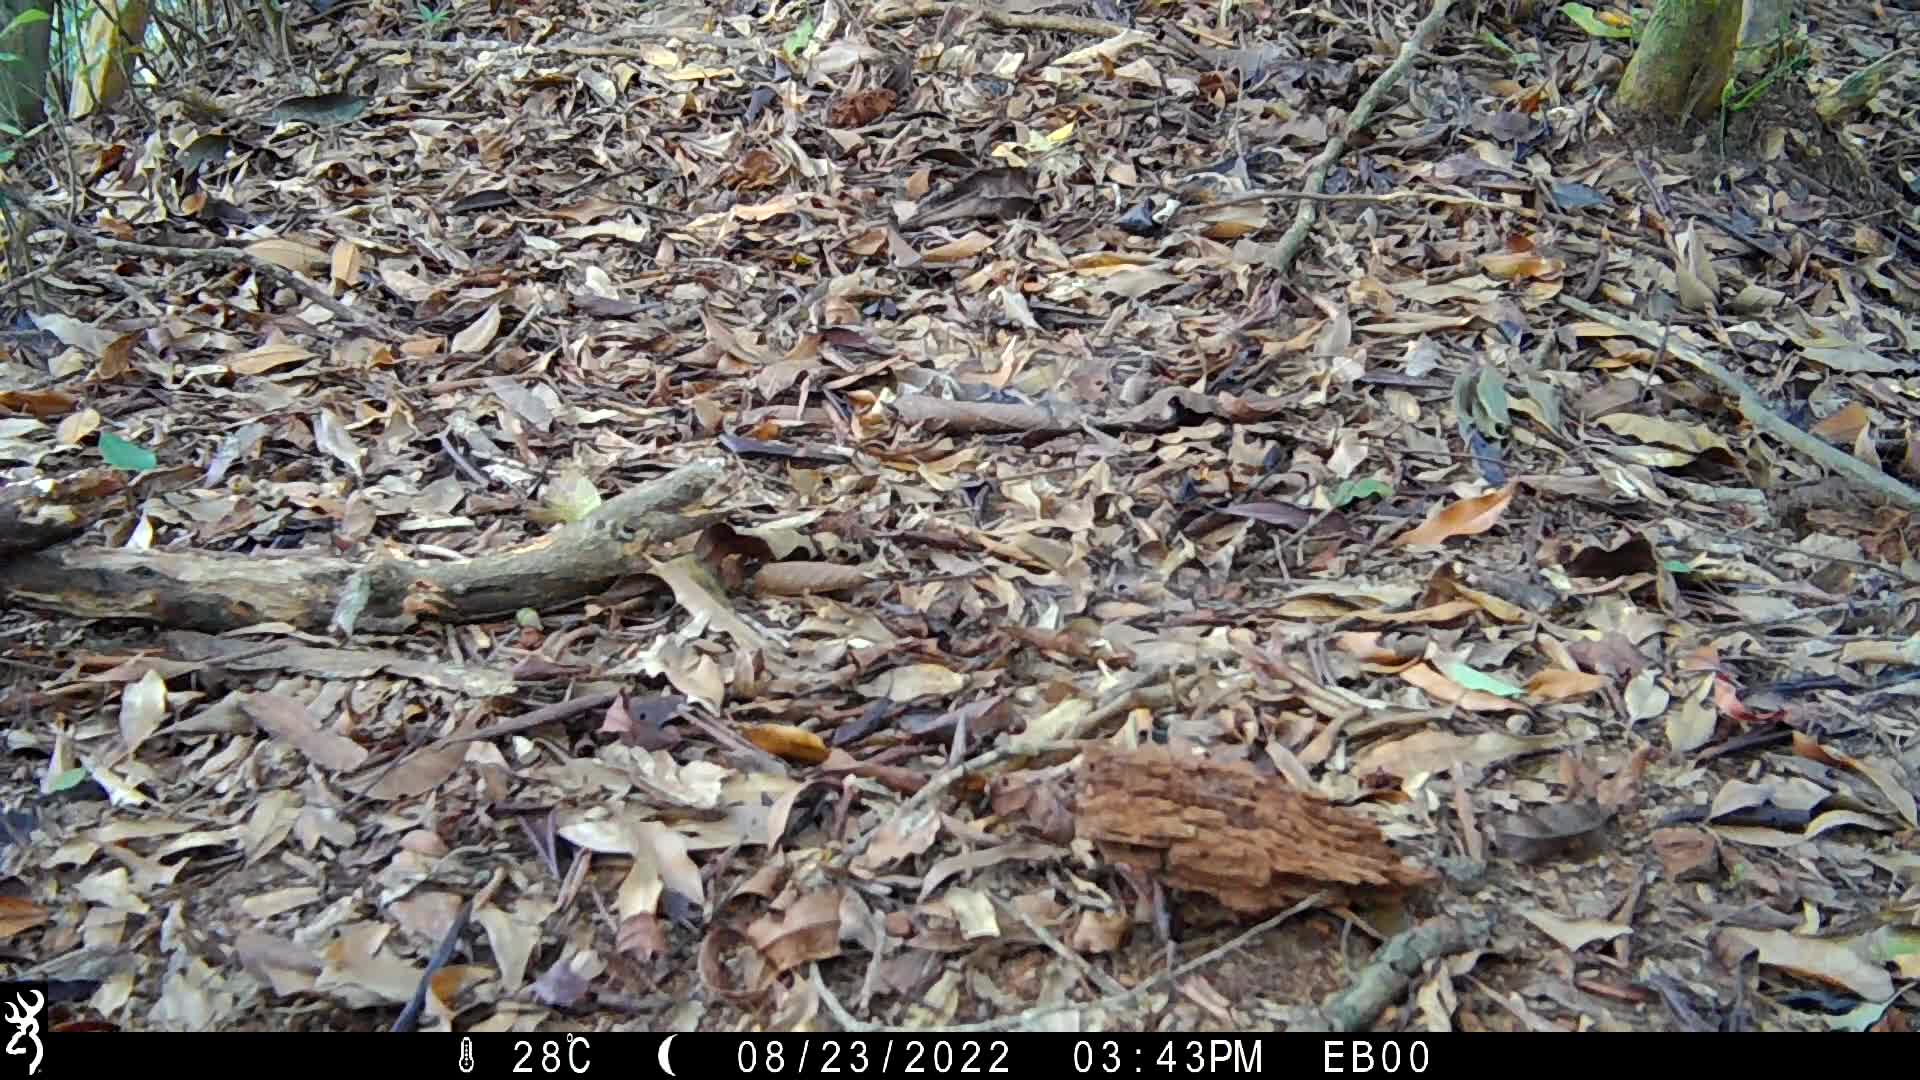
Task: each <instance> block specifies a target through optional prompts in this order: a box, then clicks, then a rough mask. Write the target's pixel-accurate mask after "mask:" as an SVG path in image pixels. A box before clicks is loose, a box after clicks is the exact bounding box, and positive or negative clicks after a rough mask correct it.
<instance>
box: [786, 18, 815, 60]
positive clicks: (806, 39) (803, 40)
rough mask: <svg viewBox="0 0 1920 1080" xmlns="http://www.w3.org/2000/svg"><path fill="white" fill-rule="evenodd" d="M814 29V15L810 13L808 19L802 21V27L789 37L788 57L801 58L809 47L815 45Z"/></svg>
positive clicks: (798, 27)
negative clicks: (802, 53)
mask: <svg viewBox="0 0 1920 1080" xmlns="http://www.w3.org/2000/svg"><path fill="white" fill-rule="evenodd" d="M813 27H814V22H813V13H812V12H811V11H809V12H808V13H807V17H806V18H804V19H801V20H800V25H799V26H796V27H794V28H793V32H792V33H790V34H788V35H787V46H786V47H787V55H788V56H799V55H800V54H801V52H803V51H804V50H805V49H806V47H807V46H808V45H811V44H813Z"/></svg>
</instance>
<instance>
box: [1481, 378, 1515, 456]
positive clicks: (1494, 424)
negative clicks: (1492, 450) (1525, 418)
mask: <svg viewBox="0 0 1920 1080" xmlns="http://www.w3.org/2000/svg"><path fill="white" fill-rule="evenodd" d="M1474 391H1475V396H1477V397H1478V398H1479V400H1480V407H1479V408H1478V409H1476V410H1475V412H1474V422H1475V424H1476V425H1477V426H1478V427H1479V428H1480V433H1481V434H1482V435H1485V436H1486V437H1487V438H1489V439H1498V438H1501V437H1502V436H1504V435H1505V434H1506V433H1507V425H1509V424H1511V423H1513V414H1512V413H1511V412H1509V411H1507V381H1506V380H1505V379H1503V378H1501V377H1500V372H1498V371H1496V370H1494V369H1493V368H1490V367H1484V368H1481V369H1480V378H1479V379H1478V380H1476V385H1475V387H1474ZM1482 420H1484V421H1485V423H1481V422H1480V421H1482Z"/></svg>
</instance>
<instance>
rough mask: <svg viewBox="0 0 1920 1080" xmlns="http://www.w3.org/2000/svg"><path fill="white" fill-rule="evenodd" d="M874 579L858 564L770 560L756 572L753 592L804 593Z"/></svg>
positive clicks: (848, 585)
mask: <svg viewBox="0 0 1920 1080" xmlns="http://www.w3.org/2000/svg"><path fill="white" fill-rule="evenodd" d="M870 580H872V578H871V577H869V576H868V574H867V572H866V571H865V570H862V569H860V568H859V567H857V566H841V565H839V564H837V563H824V562H805V561H794V562H777V563H769V564H768V565H766V566H763V567H761V568H760V571H759V572H758V573H756V574H754V575H753V583H752V584H753V591H754V592H757V593H760V594H761V595H763V596H805V595H807V594H809V593H830V592H839V591H841V590H843V589H855V588H859V587H860V586H862V585H865V584H866V583H867V582H868V581H870Z"/></svg>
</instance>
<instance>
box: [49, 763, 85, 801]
mask: <svg viewBox="0 0 1920 1080" xmlns="http://www.w3.org/2000/svg"><path fill="white" fill-rule="evenodd" d="M86 778H87V770H86V769H84V768H81V767H79V766H75V767H74V768H71V769H68V770H67V771H66V772H63V773H61V774H60V775H59V776H56V777H54V778H53V783H51V784H49V785H47V793H48V794H49V795H58V794H60V793H61V792H63V791H69V790H71V789H73V788H75V787H78V786H79V785H80V781H82V780H85V779H86Z"/></svg>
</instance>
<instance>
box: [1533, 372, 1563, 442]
mask: <svg viewBox="0 0 1920 1080" xmlns="http://www.w3.org/2000/svg"><path fill="white" fill-rule="evenodd" d="M1527 398H1528V400H1530V401H1532V402H1533V403H1534V405H1535V406H1536V407H1537V408H1539V410H1540V420H1541V422H1542V423H1544V424H1546V425H1547V430H1548V431H1551V432H1553V433H1554V434H1555V435H1560V436H1562V437H1564V436H1565V435H1566V431H1565V430H1564V429H1563V428H1562V427H1561V426H1560V388H1559V387H1557V386H1555V385H1553V384H1552V383H1550V382H1548V381H1547V380H1545V379H1536V378H1529V379H1527Z"/></svg>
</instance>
